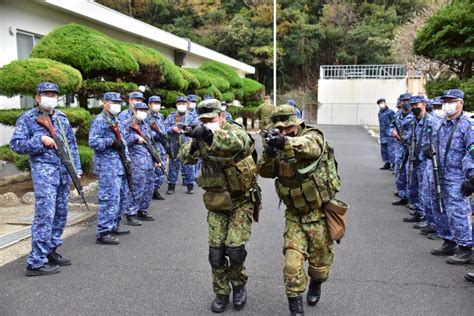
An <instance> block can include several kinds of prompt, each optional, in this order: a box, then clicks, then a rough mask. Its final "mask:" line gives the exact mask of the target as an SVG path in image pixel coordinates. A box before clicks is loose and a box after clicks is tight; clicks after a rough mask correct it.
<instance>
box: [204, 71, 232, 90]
mask: <svg viewBox="0 0 474 316" xmlns="http://www.w3.org/2000/svg"><path fill="white" fill-rule="evenodd" d="M209 80H210V81H211V83H212V84H211V86H215V87H216V88H217V90H219V91H220V92H221V93H224V92H229V91H230V84H229V82H228V81H227V80H225V79H224V78H222V77H219V76H216V75H212V74H209Z"/></svg>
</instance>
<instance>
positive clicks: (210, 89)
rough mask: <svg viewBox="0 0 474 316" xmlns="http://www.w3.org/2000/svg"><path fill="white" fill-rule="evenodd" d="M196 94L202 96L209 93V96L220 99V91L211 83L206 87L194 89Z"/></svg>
mask: <svg viewBox="0 0 474 316" xmlns="http://www.w3.org/2000/svg"><path fill="white" fill-rule="evenodd" d="M196 94H197V95H199V96H201V97H203V96H205V95H209V96H211V97H213V98H216V99H219V100H220V99H222V93H221V92H220V91H219V89H217V88H216V86H215V85H213V84H212V85H210V86H209V87H207V88H204V89H199V90H196Z"/></svg>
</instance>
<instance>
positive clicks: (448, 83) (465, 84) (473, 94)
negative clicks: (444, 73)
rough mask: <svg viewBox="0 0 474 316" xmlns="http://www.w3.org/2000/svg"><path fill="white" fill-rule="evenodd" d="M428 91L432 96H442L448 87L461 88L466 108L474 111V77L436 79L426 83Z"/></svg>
mask: <svg viewBox="0 0 474 316" xmlns="http://www.w3.org/2000/svg"><path fill="white" fill-rule="evenodd" d="M425 88H426V92H427V94H428V96H429V97H430V98H434V97H436V96H440V95H442V94H443V91H444V90H447V89H461V90H463V91H464V109H465V110H466V111H474V78H471V79H469V80H459V79H450V80H434V81H429V82H427V83H426V86H425Z"/></svg>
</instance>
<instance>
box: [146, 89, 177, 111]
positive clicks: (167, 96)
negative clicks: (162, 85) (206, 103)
mask: <svg viewBox="0 0 474 316" xmlns="http://www.w3.org/2000/svg"><path fill="white" fill-rule="evenodd" d="M151 94H152V95H159V96H160V97H161V103H162V104H163V105H165V106H167V107H174V106H175V105H176V97H177V96H184V95H185V94H184V93H182V92H179V91H172V90H164V89H154V90H151Z"/></svg>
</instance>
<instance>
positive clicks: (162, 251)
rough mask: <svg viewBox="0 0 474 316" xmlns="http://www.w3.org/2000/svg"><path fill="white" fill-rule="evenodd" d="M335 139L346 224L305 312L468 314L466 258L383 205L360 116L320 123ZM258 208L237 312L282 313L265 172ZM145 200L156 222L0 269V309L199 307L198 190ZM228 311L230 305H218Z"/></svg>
mask: <svg viewBox="0 0 474 316" xmlns="http://www.w3.org/2000/svg"><path fill="white" fill-rule="evenodd" d="M322 128H323V130H324V131H325V132H326V136H327V139H328V140H329V141H330V142H331V143H332V144H333V146H334V147H335V148H336V156H337V158H338V160H339V163H340V172H341V175H342V180H343V186H342V190H341V192H340V194H339V195H338V197H339V198H340V199H342V200H345V201H346V202H348V203H349V204H350V210H349V213H348V232H347V235H346V237H345V239H344V240H343V242H342V243H341V244H340V245H336V259H335V265H334V269H333V272H332V275H331V277H330V280H329V281H328V282H327V283H325V284H324V286H323V294H322V298H321V301H320V302H319V304H318V305H317V307H313V308H310V307H308V306H305V309H306V313H307V314H308V315H316V314H319V315H380V314H384V315H447V314H450V315H472V309H473V307H474V286H472V285H470V284H468V283H467V282H465V281H464V280H463V275H464V273H465V272H467V271H469V270H474V265H471V266H451V265H448V264H446V263H444V260H445V259H444V258H442V257H434V256H432V255H430V253H429V251H430V249H431V248H433V247H437V246H438V245H439V244H440V242H437V241H431V240H428V239H426V238H425V237H422V236H421V235H419V234H418V231H416V230H414V229H413V228H411V225H409V224H406V223H402V221H401V219H402V217H403V216H406V215H407V214H408V210H407V209H406V208H404V207H394V206H391V205H390V202H391V200H392V198H393V194H392V193H393V190H394V185H393V178H392V175H391V174H390V172H387V171H380V170H378V168H379V167H380V165H381V161H380V158H379V151H378V146H377V144H376V142H375V141H374V140H373V139H372V138H370V136H369V135H368V134H367V133H366V131H365V130H364V129H363V128H362V127H353V126H348V127H336V126H323V127H322ZM261 186H262V188H263V192H264V202H263V206H264V209H263V211H262V214H261V220H260V223H258V224H255V225H254V226H253V233H252V239H251V241H250V243H249V244H248V251H249V255H248V257H247V271H248V273H249V283H248V287H247V288H248V295H249V297H248V302H247V306H246V307H245V309H244V310H243V311H241V312H239V314H241V315H243V314H248V315H286V314H288V307H287V300H286V297H285V294H284V288H283V283H282V264H283V256H282V252H281V246H282V231H283V224H284V222H283V210H282V209H280V210H279V209H278V200H277V197H276V194H275V192H274V189H273V181H271V180H266V179H261ZM184 192H185V187H182V186H178V187H177V193H176V194H175V195H174V196H172V197H167V199H166V201H159V202H156V201H154V202H153V205H152V211H151V213H152V214H153V215H155V216H156V217H157V219H158V220H157V221H155V222H148V223H144V225H143V226H142V227H139V228H133V230H132V234H131V235H129V236H125V237H122V238H121V243H120V245H118V246H101V245H96V244H95V239H94V229H95V227H94V224H93V223H92V224H91V227H90V228H89V229H87V230H85V231H83V232H81V233H79V234H78V235H76V236H73V237H70V238H68V239H67V240H66V241H65V244H64V246H63V247H61V251H60V252H61V253H62V254H64V256H67V257H68V258H70V259H72V260H73V265H72V266H70V267H64V268H62V271H61V273H59V274H56V275H53V276H48V277H39V278H27V277H25V276H24V268H25V261H24V258H23V259H20V260H18V261H15V262H12V263H10V264H8V265H6V266H4V267H2V268H0V315H49V314H55V315H78V314H81V315H89V314H134V315H210V314H212V313H211V312H210V310H209V306H210V302H211V300H212V299H213V293H212V288H211V277H210V267H209V264H208V262H207V251H208V248H207V228H206V211H205V209H204V207H203V204H202V201H201V194H200V193H201V191H200V190H198V191H197V192H196V194H194V195H192V196H191V195H187V194H185V193H184ZM227 313H236V312H235V311H233V310H232V308H229V309H228V311H227Z"/></svg>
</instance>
